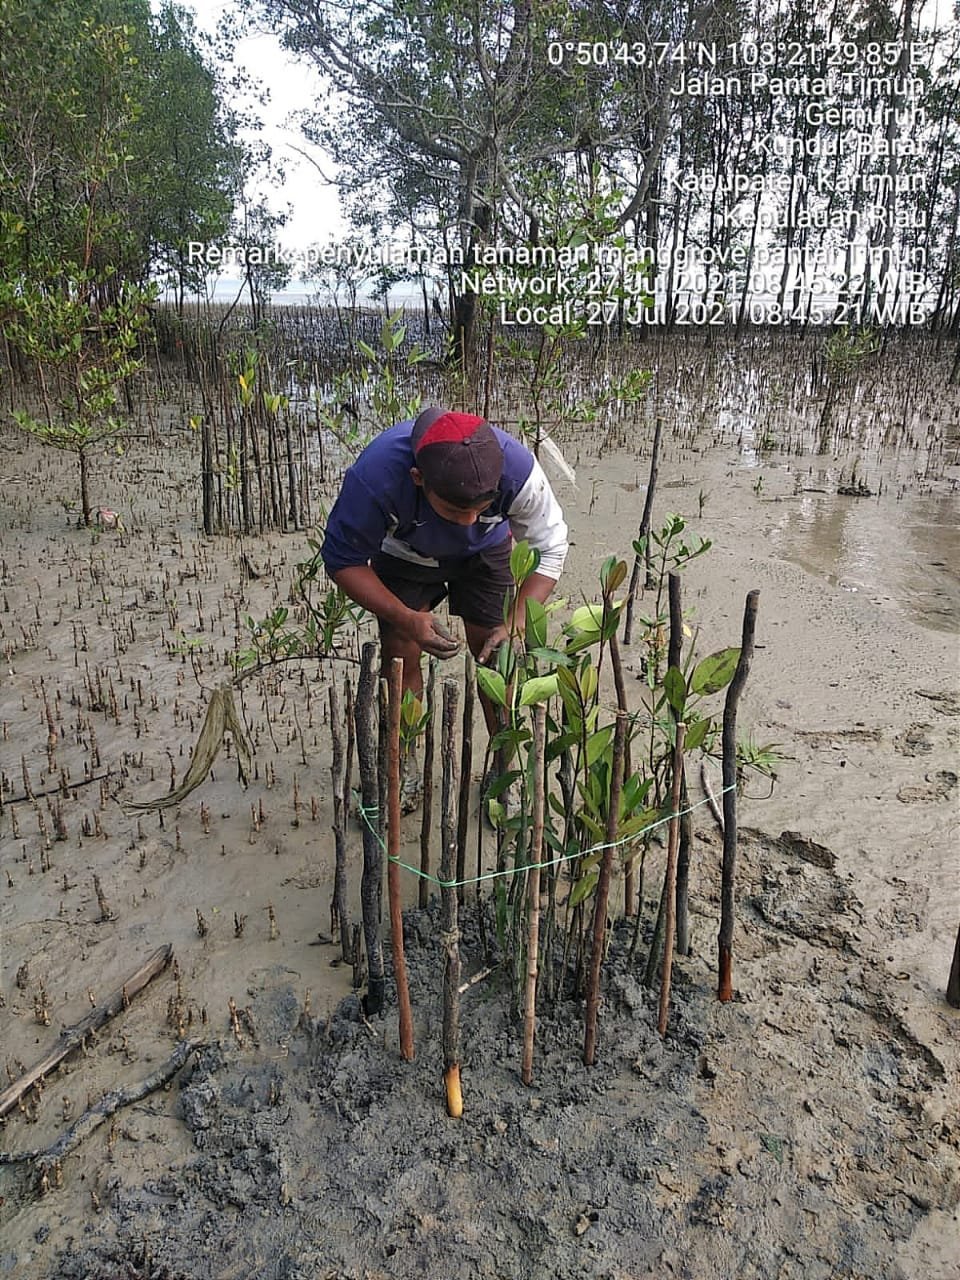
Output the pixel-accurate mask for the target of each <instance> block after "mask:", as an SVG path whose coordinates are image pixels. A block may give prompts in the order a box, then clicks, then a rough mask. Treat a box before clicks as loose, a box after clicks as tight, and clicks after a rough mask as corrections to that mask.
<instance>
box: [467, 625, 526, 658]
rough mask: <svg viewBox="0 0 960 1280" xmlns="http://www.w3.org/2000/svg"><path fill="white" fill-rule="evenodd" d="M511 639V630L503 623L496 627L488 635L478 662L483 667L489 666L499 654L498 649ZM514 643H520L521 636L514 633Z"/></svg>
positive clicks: (516, 644)
mask: <svg viewBox="0 0 960 1280" xmlns="http://www.w3.org/2000/svg"><path fill="white" fill-rule="evenodd" d="M509 639H510V632H509V631H508V630H507V628H506V627H505V626H503V625H501V626H499V627H494V629H493V630H492V631H491V632H490V634H489V635H488V636H487V638H486V641H485V642H484V645H483V648H482V649H481V650H480V652H479V653H478V654H477V662H478V663H479V664H480V666H481V667H484V666H487V665H488V664H489V663H490V662H492V661H493V660H494V658H496V656H497V650H498V649H499V648H500V646H501V645H502V644H505V643H506V642H507V641H508V640H509ZM513 643H514V645H515V646H518V645H519V637H518V636H517V635H516V633H514V637H513Z"/></svg>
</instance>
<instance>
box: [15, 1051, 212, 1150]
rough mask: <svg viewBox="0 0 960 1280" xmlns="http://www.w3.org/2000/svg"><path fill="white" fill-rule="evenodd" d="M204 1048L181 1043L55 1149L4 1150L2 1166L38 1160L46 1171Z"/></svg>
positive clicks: (88, 1114) (109, 1097)
mask: <svg viewBox="0 0 960 1280" xmlns="http://www.w3.org/2000/svg"><path fill="white" fill-rule="evenodd" d="M204 1048H206V1046H205V1045H204V1044H202V1043H200V1041H198V1040H181V1041H180V1043H179V1044H178V1045H177V1047H176V1049H174V1051H173V1053H172V1054H171V1055H170V1057H169V1058H168V1059H167V1060H166V1062H165V1063H164V1064H163V1066H162V1067H158V1068H157V1070H156V1071H154V1072H153V1074H152V1075H149V1076H147V1078H146V1079H145V1080H141V1081H140V1083H139V1084H135V1085H130V1086H129V1087H128V1088H126V1089H114V1090H113V1091H112V1092H111V1093H107V1094H104V1096H103V1097H102V1098H101V1099H100V1101H99V1102H98V1103H96V1104H95V1105H94V1106H92V1107H88V1109H87V1110H86V1111H85V1112H84V1113H83V1115H82V1116H80V1118H79V1119H78V1120H77V1121H75V1122H74V1123H73V1124H72V1125H71V1126H70V1128H69V1129H67V1130H66V1131H65V1132H64V1133H62V1134H61V1135H60V1137H59V1138H57V1140H56V1142H54V1143H53V1144H52V1146H49V1147H46V1148H40V1149H38V1150H36V1151H0V1165H2V1164H22V1163H23V1162H25V1161H28V1160H36V1161H39V1165H40V1169H41V1170H44V1169H45V1168H46V1167H48V1166H49V1165H52V1164H55V1163H56V1162H57V1161H58V1160H62V1159H63V1158H64V1156H67V1155H69V1154H70V1152H71V1151H73V1150H74V1149H75V1148H76V1147H78V1146H79V1145H80V1143H81V1142H82V1141H83V1140H84V1138H87V1137H89V1136H90V1134H91V1133H93V1132H94V1130H95V1129H98V1128H99V1127H100V1125H102V1124H103V1122H104V1120H108V1119H109V1118H110V1116H112V1115H113V1114H114V1112H116V1111H119V1110H120V1109H121V1107H129V1106H130V1104H131V1103H132V1102H139V1101H140V1100H141V1098H145V1097H146V1096H147V1095H148V1094H150V1093H154V1092H155V1091H156V1090H157V1089H162V1088H163V1086H164V1085H165V1084H167V1083H168V1081H170V1080H172V1079H173V1077H174V1076H175V1075H176V1074H177V1072H178V1071H179V1070H180V1068H181V1067H182V1066H183V1064H184V1063H185V1062H186V1060H187V1058H189V1057H190V1055H191V1053H193V1052H194V1051H195V1050H198V1049H204Z"/></svg>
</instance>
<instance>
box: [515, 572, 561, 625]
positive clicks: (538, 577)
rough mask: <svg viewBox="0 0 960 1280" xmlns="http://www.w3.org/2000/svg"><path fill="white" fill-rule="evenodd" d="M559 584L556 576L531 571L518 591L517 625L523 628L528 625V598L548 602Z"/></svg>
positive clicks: (542, 602)
mask: <svg viewBox="0 0 960 1280" xmlns="http://www.w3.org/2000/svg"><path fill="white" fill-rule="evenodd" d="M556 585H557V580H556V578H548V577H547V575H546V574H545V573H531V575H530V577H529V578H527V579H526V581H525V582H523V583H522V584H521V586H520V590H519V591H518V592H517V611H516V617H517V626H518V627H520V628H521V629H522V628H523V627H524V626H525V625H526V619H527V610H526V602H527V601H528V600H537V601H539V603H540V604H546V602H547V600H548V599H549V598H550V595H551V593H552V591H553V589H554V587H555V586H556Z"/></svg>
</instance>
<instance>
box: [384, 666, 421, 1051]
mask: <svg viewBox="0 0 960 1280" xmlns="http://www.w3.org/2000/svg"><path fill="white" fill-rule="evenodd" d="M388 683H389V705H388V712H389V724H388V733H389V737H388V743H387V747H388V750H387V756H388V766H387V893H388V897H389V900H390V941H391V944H392V947H393V976H394V979H395V981H396V984H397V1004H398V1005H399V1008H400V1053H401V1055H402V1057H403V1060H404V1062H412V1061H413V1052H414V1051H413V1013H412V1012H411V1009H410V988H409V986H408V985H407V963H406V959H405V957H404V954H403V909H402V907H401V903H400V866H399V863H398V862H397V859H398V858H399V857H400V704H401V702H402V700H403V659H402V658H394V659H393V661H392V662H391V663H390V678H389V682H388Z"/></svg>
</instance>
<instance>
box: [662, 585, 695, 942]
mask: <svg viewBox="0 0 960 1280" xmlns="http://www.w3.org/2000/svg"><path fill="white" fill-rule="evenodd" d="M667 584H668V591H669V598H670V640H669V644H668V648H667V665H668V666H669V667H676V668H677V669H678V670H680V669H682V659H683V610H682V608H681V604H680V575H679V573H671V574H670V575H669V576H668V579H667ZM670 713H671V715H672V717H673V721H674V723H675V724H676V722H677V721H678V720H679V718H680V717H679V716H678V715H677V712H676V711H675V710H674V708H673V707H671V708H670ZM688 805H689V797H688V793H687V777H686V768H685V765H684V762H683V759H682V758H681V760H680V799H679V802H678V803H676V804H673V805H671V810H672V811H673V812H674V813H676V812H678V811H682V810H684V809H686V808H687V807H688ZM692 836H693V824H692V822H691V819H690V815H689V814H684V816H683V817H682V818H681V819H680V835H679V841H678V844H677V884H676V893H675V899H676V921H677V925H676V939H677V951H678V952H679V953H680V954H681V955H687V954H688V953H689V951H690V917H689V913H688V897H689V883H690V845H691V840H692Z"/></svg>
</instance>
